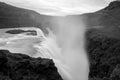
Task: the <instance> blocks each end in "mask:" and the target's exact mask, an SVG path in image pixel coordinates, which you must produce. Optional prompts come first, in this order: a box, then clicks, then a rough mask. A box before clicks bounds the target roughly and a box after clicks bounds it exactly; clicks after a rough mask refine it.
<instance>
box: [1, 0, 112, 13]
mask: <svg viewBox="0 0 120 80" xmlns="http://www.w3.org/2000/svg"><path fill="white" fill-rule="evenodd" d="M0 1H2V2H6V3H8V4H11V5H14V6H17V7H22V8H26V9H31V10H35V11H37V12H39V13H48V14H56V13H67V14H69V13H72V14H76V13H77V14H78V13H79V14H82V13H88V12H94V11H97V10H99V9H102V8H104V7H106V6H107V5H108V4H109V2H111V1H113V0H0Z"/></svg>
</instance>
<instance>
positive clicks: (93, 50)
mask: <svg viewBox="0 0 120 80" xmlns="http://www.w3.org/2000/svg"><path fill="white" fill-rule="evenodd" d="M76 17H78V18H81V17H82V19H83V21H85V22H86V27H87V28H88V31H87V32H86V50H87V52H88V55H89V60H90V74H89V78H90V79H89V80H119V79H120V2H119V1H113V2H111V3H110V4H109V5H108V6H107V7H106V8H104V9H102V10H99V11H97V12H94V13H87V14H83V15H76ZM50 19H51V18H50V17H48V16H43V15H40V14H38V13H36V12H34V11H30V10H25V9H21V8H16V7H13V6H10V5H7V4H5V3H0V28H11V27H12V28H13V27H21V26H22V27H23V26H37V27H38V26H39V27H40V28H41V29H42V30H43V31H44V32H46V30H45V29H46V27H48V25H49V24H50V23H49V22H47V21H46V20H48V21H49V20H50ZM49 27H50V25H49ZM2 52H4V51H2ZM5 52H6V51H5ZM7 52H8V51H7ZM23 60H24V59H23ZM3 70H4V69H3ZM2 75H3V74H2ZM16 75H17V74H16ZM4 76H8V74H5V75H4ZM52 76H53V75H51V77H52ZM6 78H7V77H6ZM8 78H9V76H8ZM59 79H60V80H61V78H58V80H59ZM15 80H16V79H15ZM49 80H50V79H49ZM55 80H56V79H55Z"/></svg>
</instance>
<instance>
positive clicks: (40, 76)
mask: <svg viewBox="0 0 120 80" xmlns="http://www.w3.org/2000/svg"><path fill="white" fill-rule="evenodd" d="M0 80H63V79H62V78H61V76H60V75H59V73H58V71H57V68H56V67H55V65H54V63H53V61H52V60H50V59H44V58H40V57H39V58H32V57H29V56H27V55H24V54H20V53H10V52H9V51H7V50H0Z"/></svg>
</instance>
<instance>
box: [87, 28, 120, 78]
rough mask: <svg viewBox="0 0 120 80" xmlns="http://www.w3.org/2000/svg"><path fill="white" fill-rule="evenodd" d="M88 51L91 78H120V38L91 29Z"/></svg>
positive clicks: (88, 33)
mask: <svg viewBox="0 0 120 80" xmlns="http://www.w3.org/2000/svg"><path fill="white" fill-rule="evenodd" d="M87 51H88V53H89V58H90V73H89V78H90V80H119V79H120V76H119V75H120V74H119V73H120V69H119V68H120V67H119V66H118V65H120V39H116V38H111V37H109V36H106V35H105V34H104V33H102V32H101V31H99V30H94V29H93V30H89V31H88V32H87ZM117 66H118V67H117ZM114 75H115V76H117V77H116V78H115V77H113V76H114ZM111 76H112V77H111Z"/></svg>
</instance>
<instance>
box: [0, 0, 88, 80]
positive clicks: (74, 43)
mask: <svg viewBox="0 0 120 80" xmlns="http://www.w3.org/2000/svg"><path fill="white" fill-rule="evenodd" d="M8 2H9V1H8ZM13 4H14V5H18V3H16V4H15V3H13ZM23 5H28V4H23ZM29 6H30V5H29ZM29 6H24V8H26V9H28V7H29ZM31 6H32V5H31ZM34 7H35V5H34ZM36 7H38V6H37V5H36ZM30 9H33V10H35V11H37V12H39V8H38V9H35V8H32V7H30ZM52 16H53V15H52ZM41 23H42V22H41ZM43 23H44V21H43ZM50 23H52V24H53V25H52V28H56V27H57V28H58V32H57V33H53V31H52V30H51V29H48V32H49V34H48V35H47V36H45V35H44V33H43V32H42V31H41V30H40V29H38V28H35V30H36V31H37V33H38V35H37V36H30V37H29V36H28V35H25V34H22V35H15V36H14V39H12V38H11V39H8V40H7V41H5V44H4V46H2V47H0V48H1V49H8V50H10V51H11V52H13V53H14V52H18V53H23V54H28V55H30V56H31V57H43V58H50V59H53V61H54V62H55V65H56V66H57V68H58V71H59V73H60V74H61V76H62V78H63V79H64V80H88V74H89V62H88V58H87V54H86V51H85V48H84V45H85V39H84V37H85V35H84V33H85V30H86V29H85V25H84V24H83V23H81V20H80V19H79V18H77V17H74V16H72V17H69V16H59V17H52V19H51V21H50ZM54 24H55V25H54ZM50 26H51V25H50ZM48 27H49V25H48ZM22 29H24V28H22ZM25 29H26V28H25ZM28 29H30V28H28ZM32 29H34V28H32ZM18 36H19V37H20V36H22V37H21V38H22V39H20V38H19V37H18ZM1 41H3V40H1ZM20 45H21V46H22V47H20ZM33 53H34V54H33Z"/></svg>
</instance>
